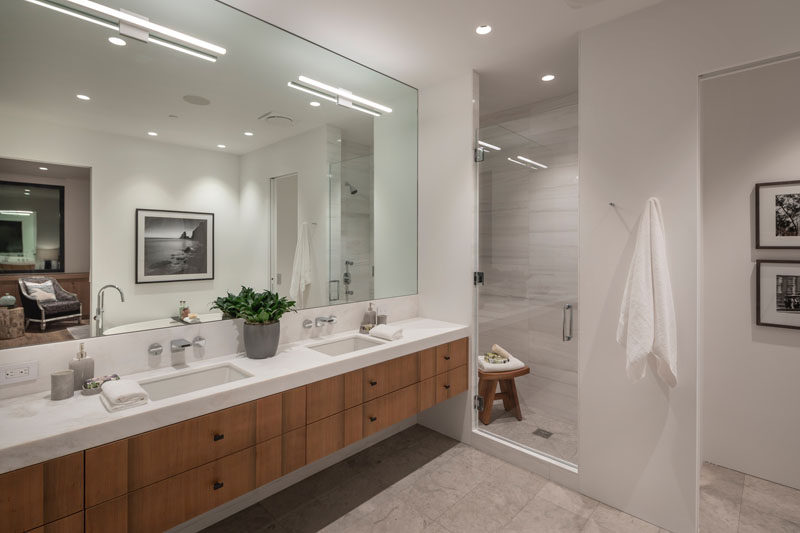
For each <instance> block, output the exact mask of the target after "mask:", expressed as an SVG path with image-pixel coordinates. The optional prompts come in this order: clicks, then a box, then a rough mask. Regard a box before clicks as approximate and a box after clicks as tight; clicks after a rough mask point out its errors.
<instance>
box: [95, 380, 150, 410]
mask: <svg viewBox="0 0 800 533" xmlns="http://www.w3.org/2000/svg"><path fill="white" fill-rule="evenodd" d="M103 398H104V399H105V400H107V401H108V403H109V404H111V405H112V406H118V405H128V404H132V403H137V402H146V401H147V399H148V395H147V392H146V391H145V390H144V389H143V388H142V386H141V385H139V384H138V383H137V382H135V381H133V380H131V379H120V380H117V381H106V382H105V383H103Z"/></svg>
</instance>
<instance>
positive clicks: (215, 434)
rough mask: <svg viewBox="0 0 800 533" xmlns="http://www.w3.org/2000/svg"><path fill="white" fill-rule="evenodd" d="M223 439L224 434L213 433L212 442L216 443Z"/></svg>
mask: <svg viewBox="0 0 800 533" xmlns="http://www.w3.org/2000/svg"><path fill="white" fill-rule="evenodd" d="M224 438H225V434H224V433H214V442H217V441H218V440H222V439H224Z"/></svg>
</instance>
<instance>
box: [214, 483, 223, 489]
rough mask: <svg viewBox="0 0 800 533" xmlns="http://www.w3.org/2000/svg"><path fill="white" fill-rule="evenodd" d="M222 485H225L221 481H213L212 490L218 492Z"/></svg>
mask: <svg viewBox="0 0 800 533" xmlns="http://www.w3.org/2000/svg"><path fill="white" fill-rule="evenodd" d="M224 485H225V483H223V482H222V481H215V482H214V490H219V489H221V488H222V487H223V486H224Z"/></svg>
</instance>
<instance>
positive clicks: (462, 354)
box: [436, 337, 469, 374]
mask: <svg viewBox="0 0 800 533" xmlns="http://www.w3.org/2000/svg"><path fill="white" fill-rule="evenodd" d="M468 344H469V339H467V338H466V337H465V338H463V339H459V340H457V341H453V342H449V343H447V344H442V345H439V346H437V347H436V373H437V374H442V373H444V372H447V371H448V370H452V369H453V368H458V367H459V366H461V365H466V364H467V348H468Z"/></svg>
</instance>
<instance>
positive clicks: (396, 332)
mask: <svg viewBox="0 0 800 533" xmlns="http://www.w3.org/2000/svg"><path fill="white" fill-rule="evenodd" d="M369 334H370V335H371V336H372V337H378V338H379V339H386V340H387V341H396V340H397V339H402V338H403V328H400V327H397V326H390V325H388V324H378V325H377V326H375V327H374V328H372V329H371V330H369Z"/></svg>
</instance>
